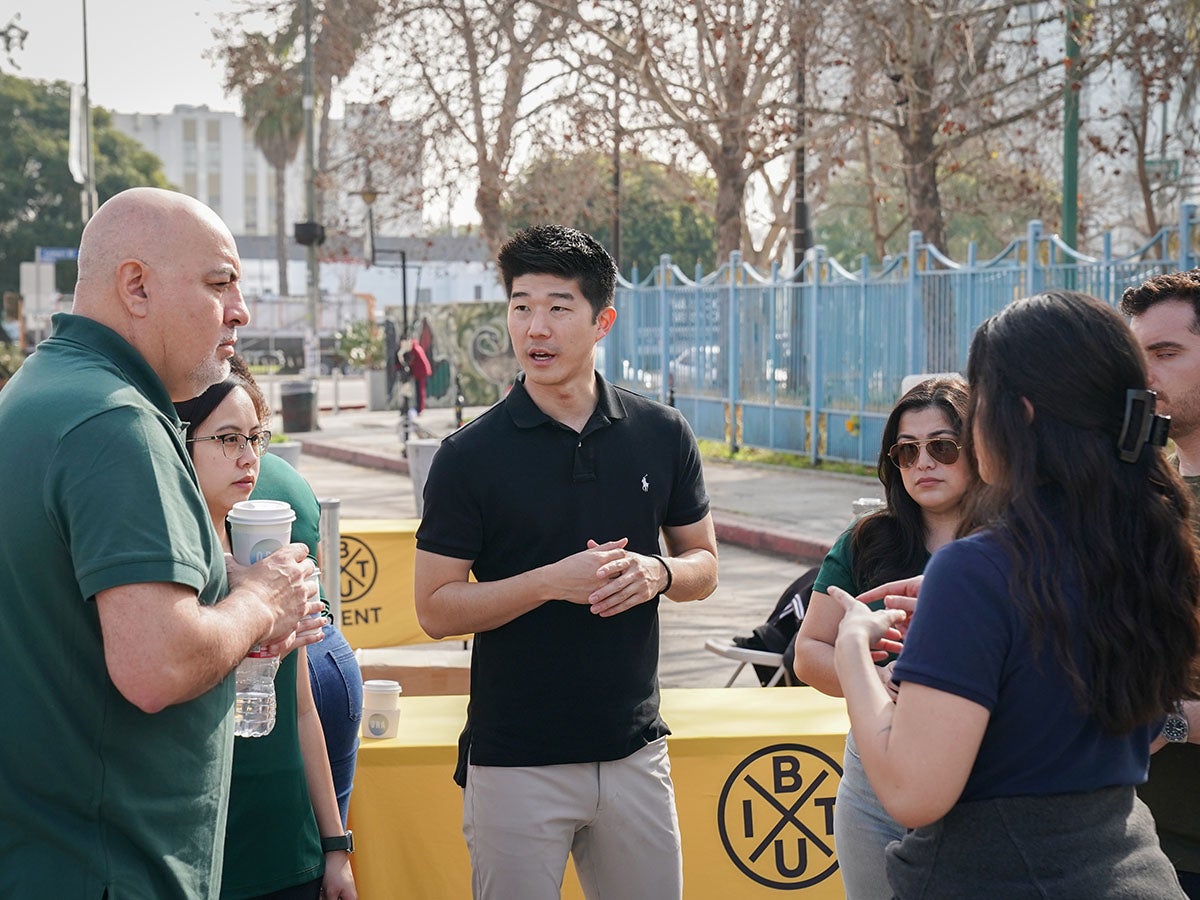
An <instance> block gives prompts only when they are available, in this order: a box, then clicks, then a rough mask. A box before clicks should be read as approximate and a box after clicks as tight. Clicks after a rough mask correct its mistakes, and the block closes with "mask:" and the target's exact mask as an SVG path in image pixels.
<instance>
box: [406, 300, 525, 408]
mask: <svg viewBox="0 0 1200 900" xmlns="http://www.w3.org/2000/svg"><path fill="white" fill-rule="evenodd" d="M415 312H416V314H415V320H414V322H413V324H412V336H413V338H414V340H416V341H417V342H419V343H420V344H421V346H422V348H423V349H424V350H425V355H426V356H428V357H429V362H430V365H431V366H432V368H433V374H432V375H430V377H429V381H428V383H427V384H426V402H427V403H428V405H430V406H437V407H450V406H453V405H454V399H455V395H456V388H455V382H454V379H455V376H456V375H457V376H458V377H459V378H458V380H459V385H460V387H461V390H462V394H463V401H464V403H465V405H466V406H489V405H491V404H492V403H495V402H496V401H497V400H499V399H500V398H501V397H502V396H504V393H505V391H507V390H508V388H509V386H510V385H511V384H512V382H513V379H514V378H515V377H516V375H517V372H518V371H519V367H518V366H517V359H516V357H515V356H514V355H513V351H512V344H511V343H510V342H509V340H508V327H507V324H506V317H507V312H508V304H506V303H438V304H434V305H427V306H422V307H421V308H420V309H418V310H416V311H415ZM387 315H388V318H390V319H392V320H393V321H397V322H398V321H399V320H400V309H399V307H388V309H387Z"/></svg>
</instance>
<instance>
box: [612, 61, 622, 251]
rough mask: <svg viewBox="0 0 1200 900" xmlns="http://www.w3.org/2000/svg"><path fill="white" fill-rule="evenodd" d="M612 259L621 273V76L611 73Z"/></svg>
mask: <svg viewBox="0 0 1200 900" xmlns="http://www.w3.org/2000/svg"><path fill="white" fill-rule="evenodd" d="M613 77H614V81H613V151H612V168H613V176H612V194H613V198H612V257H613V262H614V263H616V265H617V271H618V272H620V271H621V76H620V75H618V74H616V72H615V71H614V73H613Z"/></svg>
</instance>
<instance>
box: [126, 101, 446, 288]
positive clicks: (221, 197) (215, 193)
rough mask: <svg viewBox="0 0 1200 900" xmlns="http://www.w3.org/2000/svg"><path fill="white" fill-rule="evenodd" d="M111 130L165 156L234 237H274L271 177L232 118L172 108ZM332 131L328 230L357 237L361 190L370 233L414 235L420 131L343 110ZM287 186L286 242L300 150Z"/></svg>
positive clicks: (297, 218) (299, 200) (180, 181)
mask: <svg viewBox="0 0 1200 900" xmlns="http://www.w3.org/2000/svg"><path fill="white" fill-rule="evenodd" d="M113 124H114V125H115V126H116V128H117V129H118V130H120V131H122V132H124V133H125V134H127V135H129V136H130V137H131V138H133V139H134V140H136V141H138V142H139V143H141V144H142V146H144V147H145V148H146V149H147V150H149V151H150V152H151V153H153V154H154V155H155V156H157V157H158V158H159V159H160V160H162V163H163V171H164V173H165V174H166V176H167V180H168V181H170V182H171V183H172V184H173V185H174V186H175V187H177V188H178V189H179V190H181V191H183V193H185V194H188V195H190V196H192V197H195V198H196V199H197V200H199V201H201V202H202V203H205V204H207V205H208V206H209V207H211V208H212V209H213V210H214V211H215V212H216V213H217V214H218V215H220V216H221V218H222V219H224V220H225V223H226V224H227V225H228V226H229V230H230V231H232V232H233V233H234V235H235V236H237V235H245V236H254V235H274V234H275V173H274V171H273V170H272V168H271V166H270V164H269V163H268V162H267V160H266V157H264V156H263V155H262V153H261V152H260V151H259V149H258V148H257V147H256V146H255V145H254V134H253V131H252V130H251V129H250V127H249V126H248V125H247V124H246V123H245V122H244V121H243V120H242V117H241V116H239V115H238V114H237V113H233V112H221V111H215V110H210V109H209V108H208V107H207V106H184V105H179V106H176V107H175V109H174V110H173V111H172V112H169V113H162V114H154V115H143V114H141V113H113ZM330 132H331V134H330V154H329V155H330V163H329V172H328V173H327V175H328V180H329V182H330V187H328V188H327V189H326V192H325V203H326V210H325V216H324V218H325V221H324V222H322V224H323V225H325V227H326V230H327V231H328V232H330V233H331V234H332V232H335V231H341V232H343V233H348V234H352V235H362V234H363V233H364V230H365V228H366V207H365V204H364V203H363V199H362V196H361V192H362V191H363V190H364V188H366V187H374V188H375V189H376V190H377V191H378V197H377V199H376V200H375V204H374V207H373V213H374V219H375V225H376V233H377V234H379V235H387V236H399V235H411V234H419V233H420V232H421V231H422V218H421V213H422V179H421V173H422V168H423V167H422V164H421V143H420V141H421V134H420V128H419V127H418V126H417V125H416V124H415V123H411V122H396V121H395V120H393V119H391V118H390V117H388V116H387V115H386V113H384V112H383V111H382V110H379V108H378V107H373V106H359V105H354V104H347V106H346V121H345V122H343V121H341V120H333V121H331V122H330ZM368 173H369V177H370V181H368ZM285 184H286V194H285V197H284V215H285V219H286V222H287V228H288V236H289V240H290V239H291V229H292V225H293V224H294V223H296V222H302V221H304V220H305V218H306V216H305V193H304V148H303V146H301V148H300V150H299V151H298V152H297V154H296V158H295V159H294V160H293V161H292V162H291V164H289V165H288V167H287V170H286V175H285ZM290 277H291V275H290V272H289V279H290ZM296 283H297V284H304V281H303V279H301V280H300V281H298V282H296Z"/></svg>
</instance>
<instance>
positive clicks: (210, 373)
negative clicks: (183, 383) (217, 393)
mask: <svg viewBox="0 0 1200 900" xmlns="http://www.w3.org/2000/svg"><path fill="white" fill-rule="evenodd" d="M229 372H230V368H229V360H227V359H224V360H222V359H217V358H216V357H215V356H210V357H208V358H207V359H205V360H204V361H203V362H202V363H200V364H199V365H198V366H196V368H194V369H192V371H191V372H189V373H188V384H189V385H191V389H192V390H193V391H195V393H194V394H192V396H193V397H199V396H200V395H201V394H203V393H204V392H205V391H207V390H208V389H209V388H210V387H212V386H213V385H214V384H220V383H221V382H222V381H224V380H225V379H226V378H228V377H229Z"/></svg>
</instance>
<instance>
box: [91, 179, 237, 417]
mask: <svg viewBox="0 0 1200 900" xmlns="http://www.w3.org/2000/svg"><path fill="white" fill-rule="evenodd" d="M240 275H241V263H240V262H239V260H238V255H237V246H236V245H235V244H234V240H233V236H232V235H231V234H230V233H229V229H228V228H227V227H226V226H225V223H224V222H222V221H221V219H220V217H219V216H218V215H217V214H216V213H214V212H213V211H212V210H211V209H209V208H208V207H207V206H205V205H204V204H203V203H200V202H199V201H197V200H195V199H193V198H192V197H189V196H187V195H186V194H179V193H175V192H173V191H164V190H160V189H158V188H132V189H130V190H127V191H123V192H122V193H120V194H117V195H116V196H115V197H113V198H112V199H110V200H108V201H107V202H106V203H105V204H104V205H103V206H101V207H100V209H99V210H97V211H96V214H95V215H94V216H93V217H92V219H91V221H90V222H88V224H87V227H86V228H84V230H83V237H82V239H81V240H80V242H79V281H78V282H77V283H76V286H75V305H74V309H73V312H75V313H76V314H78V315H81V316H86V317H87V318H90V319H94V320H96V321H97V322H100V323H101V324H103V325H107V326H108V327H109V328H111V329H113V330H114V331H116V332H117V333H118V334H120V335H121V336H122V337H123V338H125V340H127V341H128V342H129V343H130V344H131V345H132V346H133V347H134V349H136V350H137V351H138V352H139V353H141V354H142V356H143V357H145V359H146V361H147V362H148V363H149V364H150V366H151V367H152V368H153V369H154V370H155V371H156V372H157V373H158V374H159V377H160V378H162V380H163V383H164V385H165V386H166V387H167V390H168V391H169V392H170V394H171V398H172V399H173V400H187V399H190V398H192V397H194V396H196V395H197V394H200V393H202V392H203V391H204V390H205V388H207V387H208V386H209V385H210V384H214V383H216V382H218V381H220V380H222V379H223V378H224V377H225V376H226V375H228V359H229V357H230V356H231V355H232V354H233V342H234V340H236V329H237V327H238V326H239V325H244V324H246V322H247V321H248V320H249V314H248V312H247V310H246V306H245V303H244V301H243V300H242V296H241V291H240V289H239V287H238V279H239V277H240Z"/></svg>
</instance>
